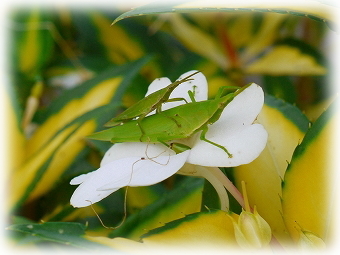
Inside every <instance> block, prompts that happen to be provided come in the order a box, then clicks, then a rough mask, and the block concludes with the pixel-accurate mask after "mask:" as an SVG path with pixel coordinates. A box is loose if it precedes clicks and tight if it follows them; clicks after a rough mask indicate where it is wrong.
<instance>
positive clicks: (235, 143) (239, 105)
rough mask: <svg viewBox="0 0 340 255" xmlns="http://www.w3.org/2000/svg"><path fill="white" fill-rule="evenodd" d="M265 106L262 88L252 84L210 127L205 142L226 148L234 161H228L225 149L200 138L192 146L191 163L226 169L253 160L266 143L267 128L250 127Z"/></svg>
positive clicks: (230, 159) (259, 126) (229, 159)
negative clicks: (217, 145)
mask: <svg viewBox="0 0 340 255" xmlns="http://www.w3.org/2000/svg"><path fill="white" fill-rule="evenodd" d="M263 102H264V95H263V90H262V88H261V87H260V86H258V85H256V84H255V83H253V84H252V85H250V86H249V87H248V88H246V89H245V90H244V91H242V92H241V93H240V94H238V95H237V96H236V97H235V98H234V99H233V101H231V102H230V103H229V104H228V105H227V107H226V108H225V109H224V111H223V113H222V115H221V117H220V119H219V120H218V121H216V122H215V123H214V124H212V125H210V126H209V127H208V128H209V129H208V132H207V133H206V138H207V139H208V140H211V141H213V142H215V143H217V144H219V145H222V146H224V147H225V148H226V149H227V150H228V151H229V152H230V153H231V154H233V157H232V158H228V157H227V158H226V156H227V154H226V153H225V152H224V151H223V150H222V149H220V148H218V147H216V146H214V145H212V144H209V143H207V142H205V141H202V140H200V139H199V137H198V138H197V140H196V142H195V143H194V145H193V146H192V148H193V149H192V150H191V153H190V156H189V159H188V162H189V163H192V164H197V165H204V166H220V167H223V166H225V167H227V166H237V165H240V164H247V163H249V162H251V161H252V160H254V159H255V158H256V157H257V156H258V155H259V154H260V152H261V151H262V150H263V149H264V146H265V144H266V142H267V132H266V131H265V130H264V128H263V127H262V126H261V125H258V124H257V125H251V124H252V123H253V122H254V120H255V118H256V117H257V115H258V114H259V112H260V111H261V109H262V106H263ZM204 155H206V156H204ZM208 155H209V156H208Z"/></svg>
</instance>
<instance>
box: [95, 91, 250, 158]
mask: <svg viewBox="0 0 340 255" xmlns="http://www.w3.org/2000/svg"><path fill="white" fill-rule="evenodd" d="M248 86H249V85H248ZM248 86H245V87H243V88H240V89H238V90H237V91H235V90H236V88H239V87H221V88H220V90H219V92H218V94H217V96H216V98H215V99H212V100H206V101H200V102H191V103H187V104H184V105H180V106H177V107H174V108H171V109H168V110H165V111H162V112H160V113H158V114H154V115H151V116H148V117H146V118H144V119H143V120H142V121H141V123H138V122H137V121H136V120H133V121H130V122H127V123H125V124H124V125H121V126H116V127H113V128H110V129H107V130H104V131H100V132H97V133H94V134H92V135H90V136H88V138H90V139H96V140H102V141H111V142H113V143H117V142H118V143H119V142H138V141H142V142H150V143H163V144H165V145H167V144H166V142H169V141H172V140H176V139H183V138H187V137H189V136H191V135H193V134H194V133H196V132H198V131H202V133H201V135H200V139H201V140H203V141H206V142H208V143H210V144H212V145H214V146H217V147H219V148H220V149H222V150H224V151H225V152H226V153H227V155H228V157H229V158H231V157H232V154H231V153H229V152H228V150H227V149H226V148H225V147H223V146H222V145H219V144H217V143H215V142H213V141H210V140H208V139H206V137H205V135H206V133H207V131H208V125H210V124H213V123H214V122H216V121H217V120H218V119H219V118H220V116H221V114H222V112H223V110H224V108H225V107H226V106H227V105H228V104H229V103H230V102H231V101H232V100H233V99H234V97H235V96H236V95H237V94H239V93H240V92H241V91H243V90H244V89H245V88H247V87H248ZM230 90H232V91H234V92H231V93H228V94H225V93H226V92H229V91H230ZM172 119H174V120H175V121H173V120H172ZM140 124H142V125H143V128H144V130H145V133H144V134H142V132H141V130H140V128H138V126H139V125H140ZM142 136H143V137H142ZM167 146H169V145H167Z"/></svg>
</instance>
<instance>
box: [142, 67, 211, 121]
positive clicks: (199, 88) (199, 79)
mask: <svg viewBox="0 0 340 255" xmlns="http://www.w3.org/2000/svg"><path fill="white" fill-rule="evenodd" d="M195 72H197V71H196V70H192V71H189V72H186V73H184V74H182V75H181V76H180V77H179V78H178V79H177V80H181V79H183V78H185V77H187V76H189V75H191V74H193V73H195ZM190 79H192V80H190V81H187V82H183V83H181V84H180V85H179V86H178V87H177V88H175V89H174V91H173V92H172V93H171V95H170V98H185V99H186V100H187V102H191V99H190V97H189V94H188V91H189V90H191V91H195V100H196V101H204V100H207V99H208V83H207V79H206V78H205V76H204V74H202V73H197V74H195V75H193V76H192V77H190ZM170 83H171V81H170V80H169V79H168V78H159V79H156V80H154V81H153V82H152V83H151V84H150V85H149V88H148V91H147V93H146V94H145V96H148V95H150V94H151V93H153V92H155V91H157V90H160V89H162V88H165V87H166V86H168V85H169V84H170ZM182 104H185V101H175V102H168V103H164V104H163V106H162V110H163V111H164V110H167V109H170V108H173V107H176V106H179V105H182ZM154 113H155V111H153V112H151V113H150V114H149V115H152V114H154Z"/></svg>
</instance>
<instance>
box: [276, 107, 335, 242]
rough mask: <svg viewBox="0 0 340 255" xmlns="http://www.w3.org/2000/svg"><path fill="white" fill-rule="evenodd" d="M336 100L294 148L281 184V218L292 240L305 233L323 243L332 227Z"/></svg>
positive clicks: (328, 236)
mask: <svg viewBox="0 0 340 255" xmlns="http://www.w3.org/2000/svg"><path fill="white" fill-rule="evenodd" d="M336 103H337V101H335V102H333V104H332V105H331V106H330V107H329V108H328V109H327V110H326V111H325V112H324V113H323V114H322V115H321V116H320V117H319V118H318V119H317V120H316V122H315V123H314V124H313V125H312V127H311V128H310V129H309V130H308V132H307V133H306V136H305V137H304V139H303V141H302V143H301V144H300V145H299V146H298V147H297V148H296V150H295V151H294V154H293V158H292V161H291V163H290V164H289V167H288V169H287V171H286V173H285V176H284V180H283V183H282V208H283V218H284V221H285V224H286V226H287V229H288V231H289V233H290V235H291V236H292V237H293V239H294V240H295V241H297V240H298V239H299V236H300V233H301V231H309V232H311V233H313V234H314V235H316V236H318V237H320V238H321V239H323V240H324V241H326V242H327V239H328V238H330V232H331V225H332V207H333V205H332V202H331V198H332V193H333V192H334V190H333V189H334V186H333V185H334V184H335V183H334V181H333V180H332V178H333V176H334V174H335V171H334V170H335V169H334V160H333V157H332V155H333V154H334V151H333V146H334V142H333V140H334V133H335V131H336V130H337V125H338V124H337V123H339V122H338V121H339V113H338V112H337V109H335V106H336Z"/></svg>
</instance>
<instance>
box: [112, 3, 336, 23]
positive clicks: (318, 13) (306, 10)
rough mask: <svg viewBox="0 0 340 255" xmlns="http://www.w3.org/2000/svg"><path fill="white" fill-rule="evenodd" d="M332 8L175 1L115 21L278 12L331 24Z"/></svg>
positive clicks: (141, 10) (137, 10) (133, 11)
mask: <svg viewBox="0 0 340 255" xmlns="http://www.w3.org/2000/svg"><path fill="white" fill-rule="evenodd" d="M331 8H332V7H331V6H327V5H323V4H322V3H319V2H309V3H308V6H306V7H305V6H304V5H302V6H298V5H294V6H287V5H283V6H282V4H280V3H277V2H275V1H271V2H267V3H265V4H263V3H261V2H257V3H255V2H251V4H250V3H247V2H240V1H237V0H234V1H233V0H229V1H228V2H220V1H218V2H217V3H214V2H211V1H206V2H203V1H190V2H189V1H175V2H169V3H166V4H164V3H162V4H159V5H156V4H155V3H151V4H147V5H144V6H140V7H137V8H135V9H133V10H131V11H128V12H125V13H123V14H122V15H120V16H119V17H118V18H116V19H115V20H114V22H113V23H116V22H118V21H120V20H122V19H125V18H130V17H135V16H141V15H150V14H161V13H191V12H236V11H237V12H277V13H281V14H294V15H299V16H307V17H310V18H312V19H316V20H319V21H322V22H330V21H331V20H329V19H330V18H331V17H330V15H329V14H330V13H331Z"/></svg>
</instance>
